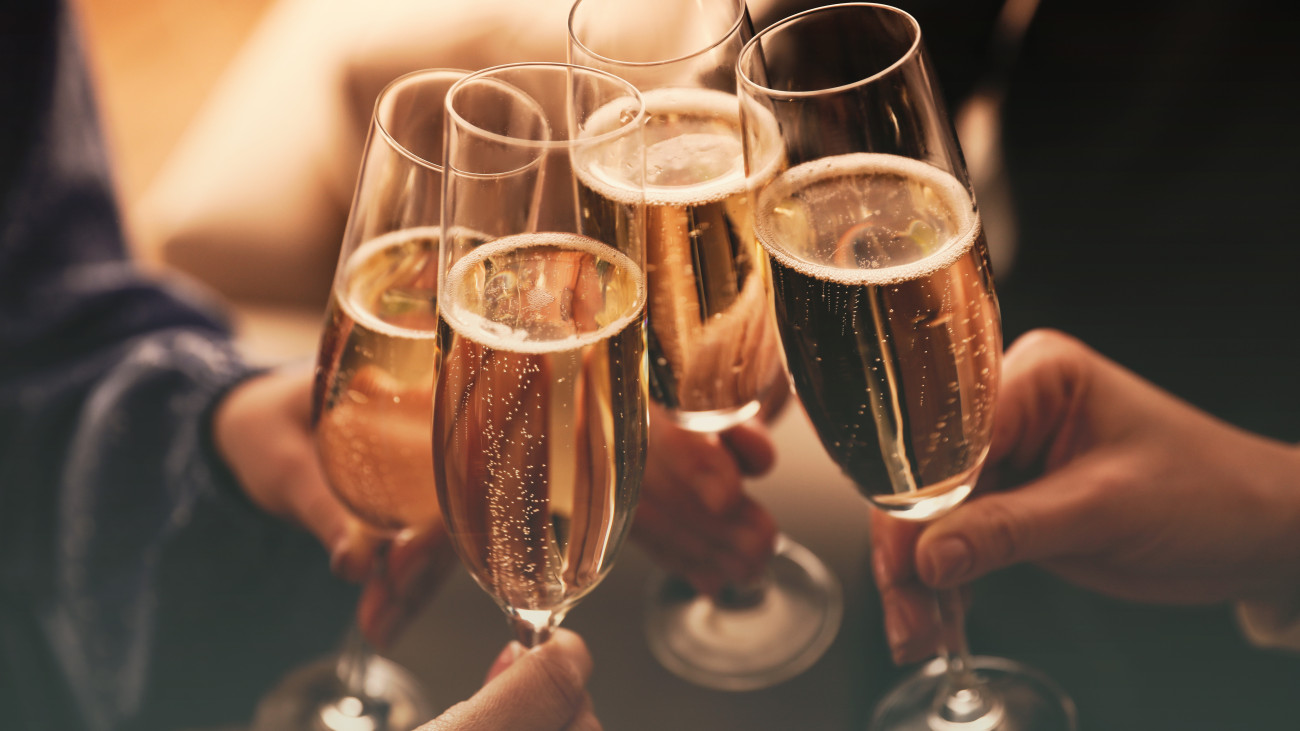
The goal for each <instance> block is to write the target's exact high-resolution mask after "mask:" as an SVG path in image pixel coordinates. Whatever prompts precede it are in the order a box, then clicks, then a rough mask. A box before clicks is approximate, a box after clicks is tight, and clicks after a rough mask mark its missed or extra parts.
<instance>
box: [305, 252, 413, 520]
mask: <svg viewBox="0 0 1300 731" xmlns="http://www.w3.org/2000/svg"><path fill="white" fill-rule="evenodd" d="M437 282H438V229H437V228H436V227H422V228H417V229H409V230H402V231H396V232H393V233H390V234H387V235H385V236H382V237H379V238H376V239H373V240H371V241H368V242H366V243H365V244H363V245H362V246H360V247H358V249H357V251H356V252H355V253H354V254H352V256H351V257H350V258H349V260H348V261H347V262H346V265H345V266H344V269H343V271H342V273H341V274H340V277H339V281H338V282H336V285H335V288H334V292H333V294H332V295H331V298H330V303H329V308H328V314H327V316H326V327H325V334H324V337H323V338H322V341H321V351H320V357H319V359H318V362H317V369H316V383H315V394H314V398H313V404H314V413H313V417H312V423H313V424H314V426H315V430H314V431H315V438H316V441H317V447H318V451H319V453H320V455H321V460H322V463H323V466H324V469H325V474H326V477H327V479H328V480H329V484H330V486H331V487H332V488H333V489H334V491H335V493H336V494H337V495H338V497H339V499H340V500H342V501H343V503H344V504H345V505H346V506H347V507H348V508H349V509H350V510H351V511H352V512H353V513H355V514H356V515H357V516H359V517H360V518H362V519H363V520H364V521H366V522H367V523H368V524H370V525H371V526H372V527H374V528H376V529H379V530H384V531H398V530H401V529H403V528H412V527H419V526H423V525H427V524H429V523H430V522H432V521H435V520H437V518H438V501H437V494H436V491H435V488H434V483H433V461H432V453H431V450H430V438H431V434H432V432H431V423H432V394H433V377H434V370H435V368H436V367H437V356H438V347H437V339H436V334H437V314H436V303H437V297H436V293H437Z"/></svg>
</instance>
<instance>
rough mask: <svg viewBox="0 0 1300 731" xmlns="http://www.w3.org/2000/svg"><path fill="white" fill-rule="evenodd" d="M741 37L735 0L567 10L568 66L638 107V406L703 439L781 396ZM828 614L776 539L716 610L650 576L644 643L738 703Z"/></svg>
mask: <svg viewBox="0 0 1300 731" xmlns="http://www.w3.org/2000/svg"><path fill="white" fill-rule="evenodd" d="M753 34H754V30H753V26H752V24H751V22H750V18H749V12H748V10H747V8H746V6H745V3H744V0H660V1H659V2H644V0H578V2H577V3H575V4H574V6H573V9H572V11H571V12H570V15H569V59H570V61H572V62H573V63H576V64H580V65H583V66H591V67H593V68H600V69H604V70H606V71H610V72H611V73H614V74H617V75H619V76H621V77H623V78H625V79H627V80H629V81H631V82H632V83H633V84H635V85H636V86H637V88H638V89H640V90H641V92H642V94H643V95H644V97H645V104H646V111H647V113H648V114H649V122H648V127H647V131H646V144H647V148H646V202H647V211H648V216H649V240H648V245H647V254H646V255H647V264H646V271H647V273H648V275H649V278H650V280H649V284H650V302H649V307H650V335H649V340H650V388H651V395H652V397H653V398H654V399H655V401H656V402H657V403H658V404H659V405H660V406H662V407H663V409H662V410H661V412H662V413H664V414H666V415H667V416H668V417H669V418H671V419H672V420H673V421H675V422H676V423H677V424H679V425H680V426H682V427H684V428H686V429H689V430H692V431H698V432H705V433H718V432H721V431H723V430H725V429H727V428H729V427H732V426H735V425H737V424H739V423H741V422H743V421H745V420H746V419H749V418H750V417H753V416H754V415H755V414H757V413H759V410H760V408H761V407H762V404H763V401H764V399H766V398H769V397H771V396H772V395H774V394H773V392H774V391H775V390H776V389H786V388H789V385H788V383H787V382H786V379H785V374H784V373H783V372H782V370H781V362H780V351H779V346H778V343H777V337H776V328H775V325H774V324H773V323H772V319H771V313H770V312H769V310H768V308H767V303H766V294H765V292H766V286H767V284H766V283H767V277H768V272H767V264H766V262H765V260H764V257H763V254H762V250H761V249H760V248H759V246H758V243H757V242H756V241H755V239H754V233H753V217H752V214H751V211H750V208H749V198H748V195H747V193H746V183H745V174H744V160H743V157H742V155H741V144H740V124H739V118H738V114H739V102H738V100H737V98H736V75H735V64H736V57H737V56H738V55H739V53H740V49H741V47H742V46H744V44H745V41H747V40H748V39H749V38H751V37H752V36H753ZM766 172H775V167H772V168H771V169H770V170H768V171H766ZM657 413H659V412H657ZM841 614H842V600H841V593H840V588H839V584H838V582H837V581H836V580H835V578H834V576H833V575H832V574H831V572H830V571H829V570H827V568H826V567H825V566H824V565H823V564H822V563H821V561H819V560H818V559H817V557H816V556H815V555H813V554H812V552H810V551H808V550H807V549H806V548H804V547H803V546H800V545H799V544H797V543H796V542H794V541H793V540H791V539H789V538H788V537H786V536H781V537H780V538H779V540H778V544H777V550H776V554H775V555H774V556H773V557H772V559H771V560H770V561H769V565H768V567H767V570H766V572H765V575H764V576H763V577H762V578H761V579H760V580H759V581H758V582H755V583H754V584H753V585H751V586H729V587H726V588H725V589H724V590H723V591H722V592H721V593H720V594H719V595H718V596H717V597H709V596H701V595H697V594H696V593H695V592H694V591H693V590H692V589H691V587H690V586H689V584H687V583H686V582H685V581H683V580H681V579H679V578H676V577H667V576H662V575H656V576H655V577H653V579H652V583H651V596H650V600H649V604H648V607H647V613H646V635H647V638H648V640H649V643H650V648H651V650H652V651H653V652H654V654H655V656H656V657H657V658H658V659H659V660H660V662H661V663H662V664H663V665H664V666H665V667H667V668H668V669H669V670H671V671H673V672H675V673H676V674H677V675H679V676H681V677H683V678H685V679H687V680H690V681H692V682H695V683H698V684H700V685H704V686H708V687H712V688H720V689H725V690H752V689H756V688H761V687H765V686H769V685H773V684H775V683H778V682H780V681H783V680H786V679H787V678H790V677H792V676H794V675H796V674H798V673H800V672H802V671H803V670H804V669H806V668H807V667H808V666H810V665H811V664H812V663H813V662H815V661H816V660H817V658H819V657H821V655H822V653H823V652H824V651H825V650H826V648H827V647H828V646H829V645H830V643H831V641H832V640H833V639H834V638H835V634H836V632H837V631H838V629H839V623H840V616H841Z"/></svg>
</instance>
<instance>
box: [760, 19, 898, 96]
mask: <svg viewBox="0 0 1300 731" xmlns="http://www.w3.org/2000/svg"><path fill="white" fill-rule="evenodd" d="M850 8H859V9H863V8H872V9H874V10H883V11H885V12H887V13H892V14H893V15H896V16H899V17H902V18H906V19H907V22H908V24H909V25H910V26H911V28H912V32H913V34H912V44H911V45H910V46H908V48H907V50H906V51H904V52H903V53H902V54H901V55H899V57H898V58H897V59H896V60H895V61H894V62H893V63H891V64H889V65H888V66H886V67H885V68H883V69H881V70H879V71H877V72H876V73H874V74H871V75H870V76H865V77H863V78H861V79H858V80H857V81H851V82H849V83H847V84H840V85H839V86H828V87H826V88H824V89H809V90H803V91H790V90H785V89H773V88H771V87H769V86H765V85H763V84H760V83H758V82H757V81H754V80H753V79H751V78H749V76H748V75H747V74H746V73H745V68H746V67H747V66H748V65H749V59H750V57H752V56H753V55H754V53H755V49H757V48H759V47H760V46H761V44H762V41H763V39H765V38H769V37H771V36H772V35H774V34H776V33H777V32H779V31H781V30H782V29H785V28H787V27H789V26H791V25H794V24H796V23H800V22H802V21H804V20H807V19H808V18H809V17H810V16H813V15H820V14H822V13H827V12H831V11H836V10H847V9H850ZM920 52H921V24H920V23H919V22H917V20H916V18H915V17H913V15H912V14H911V13H909V12H907V11H906V10H903V9H902V8H896V7H894V6H893V5H884V4H882V3H838V4H835V5H823V6H821V7H817V8H812V9H809V10H805V11H803V12H801V13H796V14H794V15H791V16H790V17H788V18H784V19H782V20H779V21H777V22H775V23H773V24H771V25H769V26H768V27H766V28H764V29H763V30H761V31H759V32H758V33H755V34H754V37H753V38H750V39H749V40H748V41H747V42H746V43H745V46H744V48H742V49H740V55H739V56H737V57H736V77H737V79H739V82H740V84H741V85H742V86H744V87H745V88H748V89H752V90H754V91H757V92H760V93H762V94H764V95H766V96H783V97H787V98H790V99H797V98H807V97H813V96H819V95H823V94H833V93H837V92H842V91H848V90H850V89H855V88H858V87H862V86H866V85H867V84H871V83H874V82H876V81H878V80H880V79H881V78H884V77H885V76H887V75H889V74H891V73H893V72H894V71H896V70H898V69H899V68H900V67H901V66H902V65H903V64H905V63H907V62H909V61H911V60H912V59H913V58H915V57H916V56H917V55H919V54H920Z"/></svg>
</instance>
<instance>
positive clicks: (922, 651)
mask: <svg viewBox="0 0 1300 731" xmlns="http://www.w3.org/2000/svg"><path fill="white" fill-rule="evenodd" d="M880 606H881V609H882V610H883V611H884V625H885V640H886V641H887V642H888V643H889V651H890V653H891V655H892V656H893V660H894V662H895V663H896V664H898V665H905V664H907V663H913V662H917V661H920V660H924V659H925V658H927V657H931V656H932V655H934V654H935V652H936V651H937V650H938V649H939V640H940V638H941V637H942V631H941V628H940V626H939V621H938V617H937V615H936V614H935V610H934V591H933V590H931V589H929V588H928V587H926V586H923V585H922V584H920V583H916V582H913V583H904V584H893V585H889V586H887V587H884V588H882V589H881V592H880Z"/></svg>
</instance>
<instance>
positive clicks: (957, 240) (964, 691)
mask: <svg viewBox="0 0 1300 731" xmlns="http://www.w3.org/2000/svg"><path fill="white" fill-rule="evenodd" d="M737 73H738V77H739V84H740V95H741V99H742V111H741V115H742V120H743V123H744V125H743V126H744V140H745V156H746V160H747V161H748V162H749V169H750V171H751V180H752V181H753V182H754V183H755V209H756V214H755V222H756V226H757V230H758V235H759V238H760V240H761V241H762V245H763V247H764V248H765V249H766V251H767V253H768V256H769V259H770V263H771V265H772V291H773V298H772V299H773V305H774V309H775V312H776V319H777V322H778V326H779V329H780V332H781V341H782V345H783V349H784V351H785V357H786V363H787V366H788V368H789V370H790V373H791V377H792V379H793V381H794V384H795V390H796V392H797V393H798V395H799V398H800V399H801V400H802V402H803V404H804V407H805V410H806V411H807V412H808V415H809V416H810V417H811V419H812V422H813V424H814V425H815V427H816V430H817V433H818V435H819V436H820V438H821V442H822V444H823V446H824V447H825V448H826V450H827V452H829V453H830V455H831V457H832V458H833V459H834V460H835V461H836V462H837V463H838V464H839V465H840V467H841V468H842V469H843V470H844V471H845V473H846V474H848V475H849V476H850V477H851V478H852V479H853V481H854V482H855V484H856V485H857V486H858V488H859V489H860V490H861V491H862V492H863V494H864V495H865V496H866V497H867V498H868V499H869V500H870V502H871V504H872V505H873V506H874V507H875V508H876V509H880V510H884V511H886V512H888V513H889V514H890V515H892V516H894V517H896V518H897V519H901V520H918V521H924V520H930V519H933V518H935V517H937V516H940V515H942V514H944V513H945V512H946V511H949V510H951V509H953V508H954V507H956V506H957V505H958V504H960V503H961V502H962V500H963V499H964V498H965V497H966V496H967V495H968V494H970V492H971V490H972V488H973V487H974V485H975V481H976V478H977V477H978V474H979V472H980V469H981V467H982V465H983V462H984V459H985V456H986V454H987V452H988V448H989V442H990V438H991V433H992V424H993V410H994V401H995V397H996V394H997V389H998V379H999V367H1000V359H1001V352H1002V333H1001V323H1000V320H999V312H998V304H997V299H996V295H995V293H994V289H993V276H992V272H991V271H990V267H989V260H988V249H987V245H986V242H985V238H984V233H983V230H982V227H981V225H980V218H979V212H978V210H977V208H976V206H975V199H974V196H973V195H972V193H971V188H970V183H969V180H968V179H967V174H966V169H965V165H964V163H963V161H962V157H961V152H960V150H959V148H958V145H957V141H956V138H955V136H954V135H953V133H952V127H951V124H950V121H949V119H948V116H947V113H946V112H945V110H944V108H943V106H942V104H941V101H940V97H939V95H938V94H937V91H936V89H935V83H934V75H933V72H932V70H931V68H930V65H929V62H928V60H927V57H926V52H925V50H924V48H923V45H922V41H921V29H920V26H919V25H918V24H917V23H916V21H915V20H914V19H913V18H912V17H911V16H910V15H908V14H906V13H904V12H903V11H901V10H898V9H896V8H891V7H888V6H883V5H872V4H859V3H852V4H843V5H833V6H827V7H823V8H817V9H814V10H810V11H807V12H804V13H800V14H798V15H794V16H792V17H790V18H787V19H785V20H783V21H780V22H778V23H776V24H774V25H772V26H770V27H768V28H766V29H765V30H764V31H763V32H761V33H759V34H758V35H757V36H755V38H754V39H753V40H751V41H750V42H749V43H748V44H746V46H745V49H744V50H743V51H742V53H741V55H740V59H739V61H738V62H737ZM774 148H775V150H776V152H775V154H776V155H777V156H778V157H781V158H782V162H781V163H780V165H779V166H778V167H779V168H780V169H781V172H780V173H779V174H778V175H775V176H765V177H764V176H756V175H755V174H754V171H755V170H759V169H767V167H768V166H769V162H768V160H770V159H771V158H772V156H773V154H774V152H773V149H774ZM938 599H939V601H938V605H939V616H940V617H941V619H942V621H943V624H944V631H943V640H944V642H943V644H944V645H945V647H944V648H943V649H944V653H945V655H944V657H942V658H941V659H939V660H936V661H934V662H932V663H930V664H928V665H927V666H925V667H924V668H922V669H921V671H920V672H919V673H918V674H916V675H914V676H912V677H910V678H909V679H907V680H905V681H904V682H903V683H902V684H901V685H899V686H898V687H896V688H894V689H893V690H892V691H891V692H890V693H889V694H888V695H887V696H886V697H885V698H884V700H883V701H882V702H881V704H880V705H879V706H878V707H877V708H876V711H875V714H874V717H873V720H872V726H871V728H873V729H880V730H884V729H932V730H933V731H961V730H962V729H967V730H970V731H973V730H974V729H980V730H982V731H993V730H995V729H1003V730H1008V729H1034V730H1035V731H1053V730H1055V729H1073V728H1074V725H1075V718H1074V716H1075V714H1074V706H1073V704H1072V703H1071V701H1070V700H1069V698H1068V697H1066V696H1065V695H1064V693H1062V692H1061V691H1060V689H1059V688H1058V687H1057V686H1056V685H1055V684H1054V683H1053V682H1052V681H1050V680H1049V679H1047V678H1046V677H1045V676H1043V675H1042V674H1041V673H1039V672H1037V671H1035V670H1032V669H1030V668H1027V667H1024V666H1022V665H1019V664H1016V663H1013V662H1010V661H1008V660H1003V659H999V658H989V657H971V656H970V655H969V653H968V651H967V647H966V640H965V635H964V630H963V627H962V623H963V616H962V615H963V612H962V608H961V595H960V592H959V591H957V590H953V591H945V592H940V593H939V597H938Z"/></svg>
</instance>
